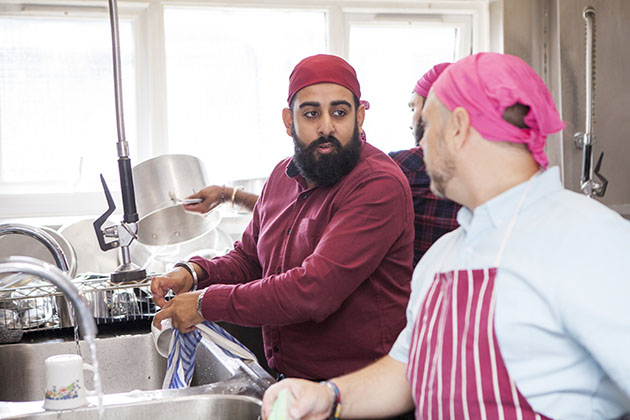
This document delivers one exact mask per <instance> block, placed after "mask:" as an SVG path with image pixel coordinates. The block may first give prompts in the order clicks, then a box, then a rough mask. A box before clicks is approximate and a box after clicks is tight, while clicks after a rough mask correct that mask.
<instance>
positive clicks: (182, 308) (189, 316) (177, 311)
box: [153, 290, 205, 333]
mask: <svg viewBox="0 0 630 420" xmlns="http://www.w3.org/2000/svg"><path fill="white" fill-rule="evenodd" d="M204 291H205V290H196V291H194V292H188V293H183V294H179V295H177V296H175V297H174V298H173V299H171V300H169V301H168V302H166V304H165V305H164V306H163V307H162V310H161V311H160V312H158V313H157V314H155V316H154V317H153V325H155V326H156V327H157V328H160V327H161V325H162V320H163V319H166V318H171V321H172V324H173V328H177V329H178V330H179V332H182V333H187V332H190V331H192V330H194V329H195V325H196V324H198V323H200V322H203V321H204V319H203V317H202V316H201V315H199V312H197V299H198V298H199V295H200V294H201V293H203V292H204Z"/></svg>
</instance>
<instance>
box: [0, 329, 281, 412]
mask: <svg viewBox="0 0 630 420" xmlns="http://www.w3.org/2000/svg"><path fill="white" fill-rule="evenodd" d="M99 328H100V327H99ZM147 328H148V327H146V326H145V327H144V328H142V331H140V332H138V331H127V332H128V334H124V335H118V334H120V333H119V332H118V333H112V334H111V335H110V336H107V334H101V338H97V339H96V354H97V357H98V361H99V369H100V373H101V379H102V386H103V393H104V394H105V395H104V401H105V406H106V410H105V411H106V415H105V419H112V420H121V419H127V418H129V419H144V418H146V419H150V420H158V419H161V418H165V419H166V418H168V419H174V418H180V417H181V415H182V413H186V414H185V417H186V419H187V420H191V419H197V418H199V419H201V418H203V419H213V420H214V419H217V420H218V419H241V418H242V419H249V418H252V419H257V418H258V414H259V412H260V399H261V398H262V394H263V393H264V391H265V389H266V388H267V387H268V386H269V385H270V384H271V383H272V382H274V380H273V378H272V377H271V376H270V375H269V374H268V373H267V372H266V371H265V370H264V369H263V368H262V367H260V365H258V364H257V363H255V362H251V361H248V362H243V361H242V360H240V359H235V358H231V357H229V356H227V355H226V354H225V353H224V352H223V351H222V350H221V349H220V348H219V347H218V346H216V345H215V344H214V343H212V342H211V341H208V340H206V339H203V340H202V341H201V343H200V344H199V346H198V348H197V353H196V357H195V374H194V376H193V381H192V386H191V387H190V388H188V389H185V390H161V387H162V381H163V378H164V375H165V372H166V359H164V358H162V357H161V356H160V355H159V354H158V353H157V351H156V350H155V347H154V345H153V339H152V336H151V334H150V333H148V332H145V331H146V329H147ZM24 341H25V340H23V342H22V343H18V344H5V345H0V372H2V373H1V374H0V419H5V418H20V419H22V418H24V419H26V418H33V419H39V418H63V419H66V418H67V419H91V418H94V419H97V410H96V407H95V405H96V404H97V400H96V397H88V399H90V402H91V405H93V407H87V408H81V409H76V410H68V411H63V412H46V411H44V410H43V409H42V403H43V395H44V381H43V375H42V373H43V367H44V361H45V360H46V358H47V357H49V356H51V355H55V354H62V353H76V351H77V348H76V343H75V342H74V341H73V340H72V339H71V337H66V338H65V339H59V338H44V339H36V340H31V341H33V342H27V343H25V342H24ZM80 345H81V354H82V355H83V358H84V360H85V361H86V362H88V363H89V362H90V360H91V356H90V352H89V350H88V348H87V345H86V343H85V342H83V341H81V342H80ZM86 388H87V389H93V386H92V381H91V377H90V375H87V374H86ZM219 394H220V395H219ZM228 397H229V398H228ZM234 397H239V398H234ZM197 412H199V415H198V416H197V414H193V413H197ZM208 413H217V415H216V416H214V417H213V416H210V414H208ZM221 413H242V414H238V415H237V414H234V415H232V414H221ZM253 413H255V414H253ZM60 414H62V415H61V416H60ZM16 416H18V417H16Z"/></svg>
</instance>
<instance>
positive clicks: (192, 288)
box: [173, 261, 199, 291]
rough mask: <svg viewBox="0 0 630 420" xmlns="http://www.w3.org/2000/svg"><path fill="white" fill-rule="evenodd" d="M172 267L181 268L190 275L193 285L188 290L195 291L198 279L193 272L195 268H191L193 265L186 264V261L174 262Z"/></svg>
mask: <svg viewBox="0 0 630 420" xmlns="http://www.w3.org/2000/svg"><path fill="white" fill-rule="evenodd" d="M173 267H182V268H184V269H186V271H188V272H189V273H190V275H191V276H192V279H193V285H192V287H191V288H190V290H191V291H192V290H197V283H199V278H198V277H197V272H196V271H195V267H193V265H192V264H191V263H190V262H188V261H179V262H176V263H175V265H174V266H173Z"/></svg>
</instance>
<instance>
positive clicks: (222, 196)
mask: <svg viewBox="0 0 630 420" xmlns="http://www.w3.org/2000/svg"><path fill="white" fill-rule="evenodd" d="M223 203H225V185H223V186H222V187H221V204H223Z"/></svg>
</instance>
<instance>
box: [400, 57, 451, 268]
mask: <svg viewBox="0 0 630 420" xmlns="http://www.w3.org/2000/svg"><path fill="white" fill-rule="evenodd" d="M450 64H451V63H440V64H436V65H435V66H433V67H432V68H431V69H430V70H429V71H427V72H426V73H425V74H424V75H423V76H422V77H421V78H420V79H419V80H418V81H417V82H416V85H415V86H414V88H413V93H412V94H411V99H410V100H409V108H410V109H411V112H412V113H413V114H412V117H411V132H412V134H413V136H414V139H415V143H416V147H413V148H411V149H407V150H399V151H396V152H390V153H389V157H391V158H392V159H394V162H396V163H397V164H398V166H400V169H401V170H402V171H403V174H405V176H406V177H407V179H408V180H409V186H410V187H411V196H412V198H413V210H414V213H415V215H414V230H415V234H414V241H413V266H414V267H415V266H416V264H418V261H420V258H422V256H423V255H424V253H425V252H427V250H428V249H429V247H430V246H431V245H433V243H434V242H435V241H437V240H438V239H439V238H440V237H441V236H442V235H444V234H445V233H447V232H450V231H452V230H453V229H455V228H457V226H459V224H458V223H457V211H458V210H459V208H460V207H461V206H460V205H459V204H457V203H454V202H452V201H451V200H447V199H444V198H440V197H436V196H435V194H433V193H432V192H431V188H430V180H429V175H428V174H427V169H426V165H425V163H424V151H423V150H422V148H421V147H419V146H420V139H421V138H422V121H421V118H420V113H421V112H422V108H423V106H424V102H425V101H426V99H427V96H428V95H429V89H431V86H432V85H433V83H434V82H435V81H436V80H437V78H438V76H439V75H440V74H441V73H442V72H443V71H444V69H446V68H447V67H448V66H449V65H450Z"/></svg>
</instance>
